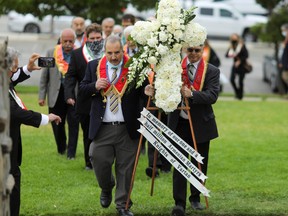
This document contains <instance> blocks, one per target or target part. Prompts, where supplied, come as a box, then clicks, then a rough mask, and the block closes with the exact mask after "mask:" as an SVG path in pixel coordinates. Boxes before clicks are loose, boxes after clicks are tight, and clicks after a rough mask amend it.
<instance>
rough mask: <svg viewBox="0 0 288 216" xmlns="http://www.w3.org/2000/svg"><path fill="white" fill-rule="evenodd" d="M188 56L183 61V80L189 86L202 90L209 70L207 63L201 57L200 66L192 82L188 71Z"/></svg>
mask: <svg viewBox="0 0 288 216" xmlns="http://www.w3.org/2000/svg"><path fill="white" fill-rule="evenodd" d="M187 58H188V57H187V56H186V57H185V58H184V59H183V61H182V69H183V71H182V80H183V83H184V85H186V86H188V88H192V89H194V90H197V91H201V90H202V88H203V84H204V80H205V76H206V71H207V63H205V61H204V60H203V58H201V60H200V62H199V64H198V68H197V71H196V74H195V77H194V81H193V83H191V82H190V80H189V77H188V71H187Z"/></svg>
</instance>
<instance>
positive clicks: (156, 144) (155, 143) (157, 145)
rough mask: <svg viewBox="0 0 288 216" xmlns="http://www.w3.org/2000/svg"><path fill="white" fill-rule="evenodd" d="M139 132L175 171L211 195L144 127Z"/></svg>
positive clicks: (204, 193) (202, 191)
mask: <svg viewBox="0 0 288 216" xmlns="http://www.w3.org/2000/svg"><path fill="white" fill-rule="evenodd" d="M138 131H139V132H140V133H141V134H142V135H143V136H144V137H145V138H146V139H147V140H148V141H149V143H151V145H153V146H154V147H155V149H157V150H158V152H159V153H160V154H162V155H163V156H164V157H165V158H166V159H167V160H168V161H169V162H170V163H171V164H172V165H173V167H174V168H175V169H177V170H178V171H179V172H180V173H181V174H182V175H183V176H184V177H185V178H186V179H187V180H188V181H189V182H190V183H191V184H192V185H193V186H194V187H195V188H197V190H199V191H200V192H201V193H202V194H203V195H204V196H208V197H210V195H209V192H210V191H209V190H208V189H207V188H206V187H205V186H204V185H202V184H201V183H200V182H199V181H198V180H197V179H196V178H195V177H194V176H193V175H192V174H191V173H190V172H188V171H187V170H186V168H185V167H183V166H182V165H181V164H180V163H179V162H178V161H177V160H176V159H175V158H174V157H173V156H172V155H171V154H170V153H169V152H168V151H167V150H166V149H165V147H163V146H162V145H161V143H159V142H158V140H156V139H155V137H154V136H153V135H152V134H151V133H150V132H149V131H148V130H147V129H146V128H145V127H143V126H142V125H141V126H140V129H138Z"/></svg>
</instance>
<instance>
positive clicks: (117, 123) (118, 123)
mask: <svg viewBox="0 0 288 216" xmlns="http://www.w3.org/2000/svg"><path fill="white" fill-rule="evenodd" d="M120 124H121V122H119V121H115V122H111V125H120Z"/></svg>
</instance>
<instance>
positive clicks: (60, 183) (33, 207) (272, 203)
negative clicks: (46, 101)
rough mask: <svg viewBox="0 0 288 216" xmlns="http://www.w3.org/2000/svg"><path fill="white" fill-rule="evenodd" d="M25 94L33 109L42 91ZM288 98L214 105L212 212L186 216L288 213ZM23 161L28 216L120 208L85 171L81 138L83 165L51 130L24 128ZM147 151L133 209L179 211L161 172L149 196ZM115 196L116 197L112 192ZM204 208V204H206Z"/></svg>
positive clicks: (143, 215)
mask: <svg viewBox="0 0 288 216" xmlns="http://www.w3.org/2000/svg"><path fill="white" fill-rule="evenodd" d="M22 92H24V93H22V94H21V93H20V97H21V98H22V99H23V101H24V102H25V104H26V106H27V107H28V108H30V109H32V110H35V111H39V112H43V113H47V110H48V108H47V107H44V108H43V107H39V106H38V105H37V94H36V93H32V92H31V91H29V90H28V91H26V92H25V91H22ZM287 107H288V101H284V100H283V101H268V100H262V101H260V102H259V101H222V100H219V101H218V102H217V103H216V104H215V105H214V111H215V114H216V120H217V124H218V129H219V134H220V136H219V138H217V139H215V140H213V141H212V142H211V149H210V157H209V166H208V180H207V183H206V187H207V188H208V189H209V190H211V197H210V198H209V199H208V201H209V208H208V209H207V210H205V211H202V212H195V211H193V210H192V209H191V208H190V206H189V203H188V199H187V211H186V212H187V215H191V216H192V215H206V216H216V215H217V216H218V215H221V216H222V215H223V216H224V215H235V216H236V215H239V216H240V215H247V216H248V215H249V216H268V215H269V216H272V215H275V216H276V215H281V216H284V215H288V207H287V204H288V181H287V180H288V166H287V164H286V163H287V158H288V156H287V153H288V145H287V143H288V109H287ZM22 142H23V162H22V166H21V170H22V196H21V202H22V203H21V215H33V216H34V215H59V216H76V215H77V216H78V215H79V216H80V215H83V216H84V215H85V216H88V215H91V216H92V215H95V216H98V215H102V216H114V215H115V216H116V215H117V214H116V210H115V204H114V203H112V204H111V206H110V207H109V208H108V209H103V208H102V207H101V206H100V203H99V195H100V189H99V187H98V185H97V181H96V178H95V175H94V173H93V172H92V171H86V170H84V158H83V142H82V133H80V136H79V143H78V149H77V155H76V160H73V161H70V160H67V159H66V157H65V156H60V155H58V154H57V150H56V144H55V141H54V138H53V134H52V128H51V125H48V126H44V127H42V128H40V129H37V128H32V127H27V126H22ZM147 164H148V159H147V154H146V155H141V157H140V161H139V164H138V168H137V173H136V178H135V182H134V189H133V192H132V197H131V198H132V200H133V202H134V205H133V207H132V208H131V210H132V212H133V213H134V214H135V215H136V216H148V215H157V216H168V215H170V214H171V210H172V208H173V206H174V202H173V198H172V174H171V173H169V174H163V173H161V174H160V177H159V178H157V179H156V180H155V186H154V195H153V196H150V186H151V179H149V178H148V177H146V175H145V168H146V166H147ZM113 195H114V194H113ZM202 201H203V203H204V199H202Z"/></svg>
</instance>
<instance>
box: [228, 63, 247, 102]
mask: <svg viewBox="0 0 288 216" xmlns="http://www.w3.org/2000/svg"><path fill="white" fill-rule="evenodd" d="M237 78H238V84H236V79H237ZM244 78H245V73H244V72H242V71H239V70H238V69H236V68H235V67H233V68H232V71H231V76H230V82H231V85H232V87H233V89H234V92H235V96H236V97H237V98H238V99H242V98H243V94H244Z"/></svg>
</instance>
